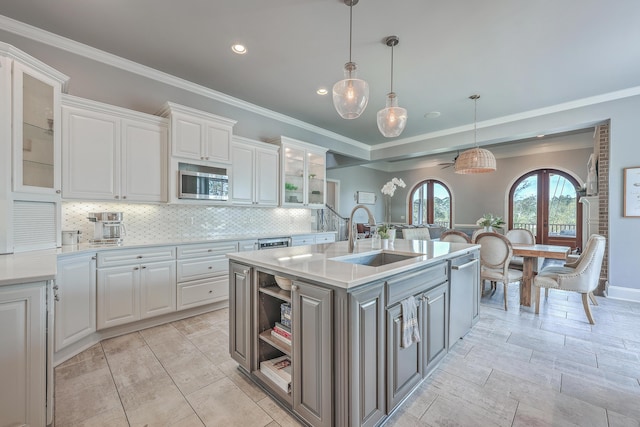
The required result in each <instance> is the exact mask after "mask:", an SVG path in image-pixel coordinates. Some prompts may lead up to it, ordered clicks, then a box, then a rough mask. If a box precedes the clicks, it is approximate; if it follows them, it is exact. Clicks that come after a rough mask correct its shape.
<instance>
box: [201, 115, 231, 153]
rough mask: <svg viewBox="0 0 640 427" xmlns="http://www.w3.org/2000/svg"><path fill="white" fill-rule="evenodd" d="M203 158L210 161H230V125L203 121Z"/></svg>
mask: <svg viewBox="0 0 640 427" xmlns="http://www.w3.org/2000/svg"><path fill="white" fill-rule="evenodd" d="M205 132H206V138H205V141H206V142H205V144H206V148H205V160H209V161H210V162H219V163H230V162H231V132H232V128H231V127H230V126H223V125H220V124H217V123H212V122H205Z"/></svg>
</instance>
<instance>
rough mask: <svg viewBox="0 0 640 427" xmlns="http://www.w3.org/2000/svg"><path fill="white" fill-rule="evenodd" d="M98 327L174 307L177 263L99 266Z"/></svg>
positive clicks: (133, 319)
mask: <svg viewBox="0 0 640 427" xmlns="http://www.w3.org/2000/svg"><path fill="white" fill-rule="evenodd" d="M97 277H98V324H97V328H98V329H104V328H110V327H112V326H117V325H122V324H125V323H130V322H134V321H136V320H140V319H145V318H147V317H153V316H158V315H160V314H164V313H170V312H172V311H175V310H176V262H175V261H163V262H155V263H148V264H147V263H145V264H135V265H124V266H120V267H109V268H99V269H98V274H97Z"/></svg>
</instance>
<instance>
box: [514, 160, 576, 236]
mask: <svg viewBox="0 0 640 427" xmlns="http://www.w3.org/2000/svg"><path fill="white" fill-rule="evenodd" d="M579 187H580V186H579V184H578V182H577V181H576V180H575V179H574V178H573V177H572V176H570V175H568V174H566V173H564V172H561V171H559V170H555V169H539V170H535V171H532V172H529V173H527V174H526V175H523V176H521V177H520V178H519V179H518V180H517V181H516V182H515V183H514V184H513V186H512V187H511V190H510V192H509V228H510V229H511V228H526V229H528V230H531V232H532V233H533V235H534V236H536V243H540V244H545V245H561V246H571V248H576V247H578V248H580V247H582V211H581V209H579V208H580V206H579V205H578V194H577V189H578V188H579Z"/></svg>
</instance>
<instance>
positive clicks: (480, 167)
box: [455, 95, 496, 174]
mask: <svg viewBox="0 0 640 427" xmlns="http://www.w3.org/2000/svg"><path fill="white" fill-rule="evenodd" d="M469 99H472V100H473V102H474V104H473V105H474V108H473V141H474V142H475V144H476V146H475V148H472V149H470V150H467V151H465V152H463V153H462V154H460V155H459V156H458V158H457V159H456V164H455V169H456V173H460V174H476V173H487V172H495V170H496V158H495V157H494V155H493V153H492V152H491V151H489V150H485V149H484V148H480V147H479V146H478V125H477V111H478V99H480V95H471V96H470V97H469Z"/></svg>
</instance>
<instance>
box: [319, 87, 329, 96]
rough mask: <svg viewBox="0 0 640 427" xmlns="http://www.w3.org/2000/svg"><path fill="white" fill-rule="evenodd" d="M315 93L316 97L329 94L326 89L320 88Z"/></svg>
mask: <svg viewBox="0 0 640 427" xmlns="http://www.w3.org/2000/svg"><path fill="white" fill-rule="evenodd" d="M316 93H317V94H318V95H326V94H327V93H329V91H328V90H327V89H326V88H323V87H321V88H320V89H318V90H317V91H316Z"/></svg>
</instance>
